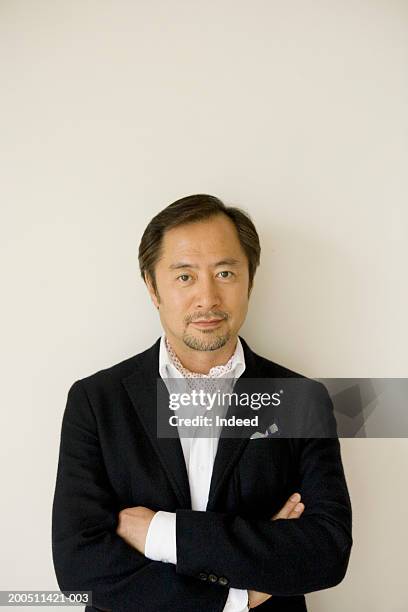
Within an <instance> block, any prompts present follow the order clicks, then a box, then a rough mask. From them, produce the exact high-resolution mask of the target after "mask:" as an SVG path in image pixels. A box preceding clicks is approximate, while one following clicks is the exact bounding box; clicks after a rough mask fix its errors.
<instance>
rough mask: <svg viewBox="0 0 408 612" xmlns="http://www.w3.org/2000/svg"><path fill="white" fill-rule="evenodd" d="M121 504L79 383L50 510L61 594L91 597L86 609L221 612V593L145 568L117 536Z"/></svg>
mask: <svg viewBox="0 0 408 612" xmlns="http://www.w3.org/2000/svg"><path fill="white" fill-rule="evenodd" d="M121 509H122V506H121V505H120V500H118V499H117V495H116V494H115V491H114V489H113V487H112V485H111V483H110V480H109V476H108V473H107V471H106V467H105V464H104V461H103V455H102V451H101V448H100V444H99V439H98V434H97V423H96V419H95V416H94V413H93V411H92V407H91V405H90V403H89V400H88V396H87V393H86V389H85V387H84V384H83V383H82V381H80V380H79V381H76V382H74V383H73V385H72V386H71V388H70V389H69V391H68V399H67V403H66V408H65V412H64V415H63V419H62V427H61V438H60V448H59V459H58V468H57V477H56V485H55V493H54V500H53V506H52V556H53V563H54V568H55V573H56V577H57V582H58V585H59V587H60V589H61V591H63V592H67V591H92V605H94V606H96V607H98V608H99V609H101V610H109V611H110V610H114V612H133V611H143V612H154V611H156V610H173V609H174V610H180V611H182V612H189V611H190V610H191V609H192V601H194V602H195V604H194V609H195V610H197V611H204V610H206V609H212V608H214V609H218V608H220V609H221V608H222V605H221V604H222V602H223V601H224V600H225V599H226V598H227V590H226V589H225V588H224V589H222V588H219V589H217V590H215V589H212V588H211V587H210V586H209V585H206V584H204V583H200V582H199V581H197V580H193V579H191V578H186V577H184V576H180V575H178V574H177V573H176V569H175V565H174V564H171V563H161V562H159V561H151V560H149V559H147V558H146V557H145V556H144V555H143V554H142V553H140V552H139V551H137V550H136V549H135V548H133V547H132V546H130V545H129V544H128V543H127V542H125V541H124V540H123V539H122V538H121V537H120V536H119V535H118V534H117V533H116V528H117V525H118V514H119V511H120V510H121Z"/></svg>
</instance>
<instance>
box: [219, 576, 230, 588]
mask: <svg viewBox="0 0 408 612" xmlns="http://www.w3.org/2000/svg"><path fill="white" fill-rule="evenodd" d="M218 583H219V584H222V586H225V585H227V584H228V579H227V578H225V576H221V577H220V578H218Z"/></svg>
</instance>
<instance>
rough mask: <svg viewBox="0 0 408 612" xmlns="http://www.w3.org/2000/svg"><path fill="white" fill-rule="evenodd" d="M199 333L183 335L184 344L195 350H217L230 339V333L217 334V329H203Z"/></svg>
mask: <svg viewBox="0 0 408 612" xmlns="http://www.w3.org/2000/svg"><path fill="white" fill-rule="evenodd" d="M198 334H199V335H198ZM198 334H197V335H194V334H185V335H184V336H183V342H184V344H185V345H186V346H188V347H189V348H191V349H193V350H195V351H216V350H218V349H220V348H222V347H223V346H225V345H226V344H227V342H228V340H229V339H230V334H222V335H215V331H214V330H209V329H206V330H202V331H201V332H198Z"/></svg>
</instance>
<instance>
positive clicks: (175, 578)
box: [52, 337, 352, 612]
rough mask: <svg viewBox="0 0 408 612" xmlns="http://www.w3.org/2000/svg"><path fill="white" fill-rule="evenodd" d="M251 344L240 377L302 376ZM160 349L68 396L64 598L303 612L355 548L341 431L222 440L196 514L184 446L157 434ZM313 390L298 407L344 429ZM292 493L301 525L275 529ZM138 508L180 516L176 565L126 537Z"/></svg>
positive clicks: (185, 611)
mask: <svg viewBox="0 0 408 612" xmlns="http://www.w3.org/2000/svg"><path fill="white" fill-rule="evenodd" d="M240 340H241V342H242V345H243V349H244V354H245V361H246V369H245V372H244V373H243V375H242V377H240V379H238V382H239V381H240V380H241V378H242V379H244V378H268V377H281V378H289V377H299V376H300V375H299V374H296V373H295V372H292V371H291V370H288V369H287V368H284V367H283V366H280V365H278V364H276V363H273V362H272V361H269V360H268V359H265V358H263V357H261V356H259V355H257V354H256V353H254V352H253V351H252V350H251V349H250V347H249V346H248V344H247V343H246V342H245V340H244V339H243V338H241V337H240ZM159 346H160V338H159V339H158V340H157V341H156V342H155V343H154V344H153V345H152V346H151V347H150V348H149V349H147V350H145V351H144V352H142V353H139V354H138V355H135V356H133V357H130V358H129V359H126V360H124V361H122V362H121V363H118V364H116V365H114V366H112V367H109V368H107V369H104V370H101V371H99V372H96V373H94V374H92V375H90V376H87V377H85V378H83V379H81V380H77V381H76V382H74V383H73V385H72V386H71V388H70V389H69V392H68V399H67V404H66V408H65V412H64V415H63V419H62V428H61V440H60V450H59V461H58V471H57V478H56V486H55V493H54V501H53V508H52V553H53V561H54V567H55V572H56V577H57V581H58V584H59V587H60V589H61V591H70V590H88V591H92V592H93V607H91V606H87V607H86V610H87V611H88V612H90V611H91V610H97V609H100V610H113V611H114V612H162V611H163V612H167V611H168V612H173V611H174V612H192V611H194V612H221V611H222V610H223V607H224V604H225V601H226V599H227V596H228V589H229V588H230V587H235V588H238V589H255V590H257V591H262V592H266V593H271V594H272V595H273V596H272V597H271V598H270V599H269V600H268V601H266V602H265V603H264V604H262V605H261V606H259V610H274V611H275V612H278V611H282V612H283V611H286V612H288V611H291V612H295V611H296V612H304V611H305V610H306V604H305V597H304V594H305V593H309V592H311V591H317V590H319V589H327V588H330V587H333V586H335V585H337V584H338V583H339V582H341V580H342V579H343V577H344V576H345V573H346V570H347V566H348V562H349V556H350V551H351V546H352V533H351V532H352V514H351V503H350V497H349V493H348V490H347V484H346V480H345V476H344V471H343V466H342V461H341V454H340V444H339V440H338V438H337V430H336V429H335V435H334V437H330V438H318V437H312V438H292V439H287V438H275V439H273V440H272V439H268V438H265V439H262V438H261V439H257V440H249V439H248V438H242V439H238V438H231V437H223V436H221V437H220V440H219V444H218V451H217V455H216V458H215V463H214V469H213V473H212V480H211V486H210V492H209V499H208V505H207V510H206V511H205V512H204V511H193V510H192V509H191V501H190V491H189V484H188V476H187V471H186V466H185V462H184V456H183V451H182V447H181V443H180V439H179V438H178V437H177V438H173V439H172V438H162V437H158V436H157V430H156V421H157V412H156V393H157V387H156V384H157V379H158V378H159V376H160V375H159ZM302 378H304V377H302ZM304 379H305V378H304ZM160 380H161V379H160ZM305 380H309V379H305ZM310 382H311V384H310V386H309V391H308V393H307V397H304V393H303V396H302V397H301V398H298V400H299V406H303V408H304V409H305V407H307V406H313V405H314V406H316V405H318V407H319V409H320V410H321V409H322V407H323V410H324V411H325V412H326V414H327V418H328V420H329V421H330V422H332V423H334V427H335V419H334V416H333V406H332V402H331V400H330V397H329V395H328V393H327V390H326V388H325V387H324V385H322V384H321V383H319V382H317V381H310ZM295 491H299V492H300V493H301V495H302V501H303V502H304V503H305V510H304V512H303V514H302V515H301V517H300V518H298V519H293V520H285V519H278V520H274V521H272V520H270V519H271V517H272V515H273V514H275V513H276V512H277V511H278V510H279V509H280V508H281V507H282V505H283V504H284V502H285V501H286V500H287V498H288V497H289V495H290V494H292V493H293V492H295ZM139 505H140V506H147V507H148V508H151V509H152V510H156V511H157V510H167V511H170V512H176V516H177V518H176V529H177V565H174V564H172V563H162V562H159V561H151V560H150V559H147V558H146V557H145V556H144V555H143V554H141V553H140V552H138V551H137V550H136V549H134V548H133V547H131V546H130V545H128V544H127V543H126V542H125V541H124V540H123V539H122V538H121V537H120V536H118V535H117V534H116V527H117V522H118V521H117V516H118V513H119V511H120V510H121V509H123V508H127V507H130V506H139Z"/></svg>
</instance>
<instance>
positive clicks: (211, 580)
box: [208, 574, 218, 582]
mask: <svg viewBox="0 0 408 612" xmlns="http://www.w3.org/2000/svg"><path fill="white" fill-rule="evenodd" d="M208 580H209V581H210V582H217V581H218V576H216V575H215V574H210V575H209V576H208Z"/></svg>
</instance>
